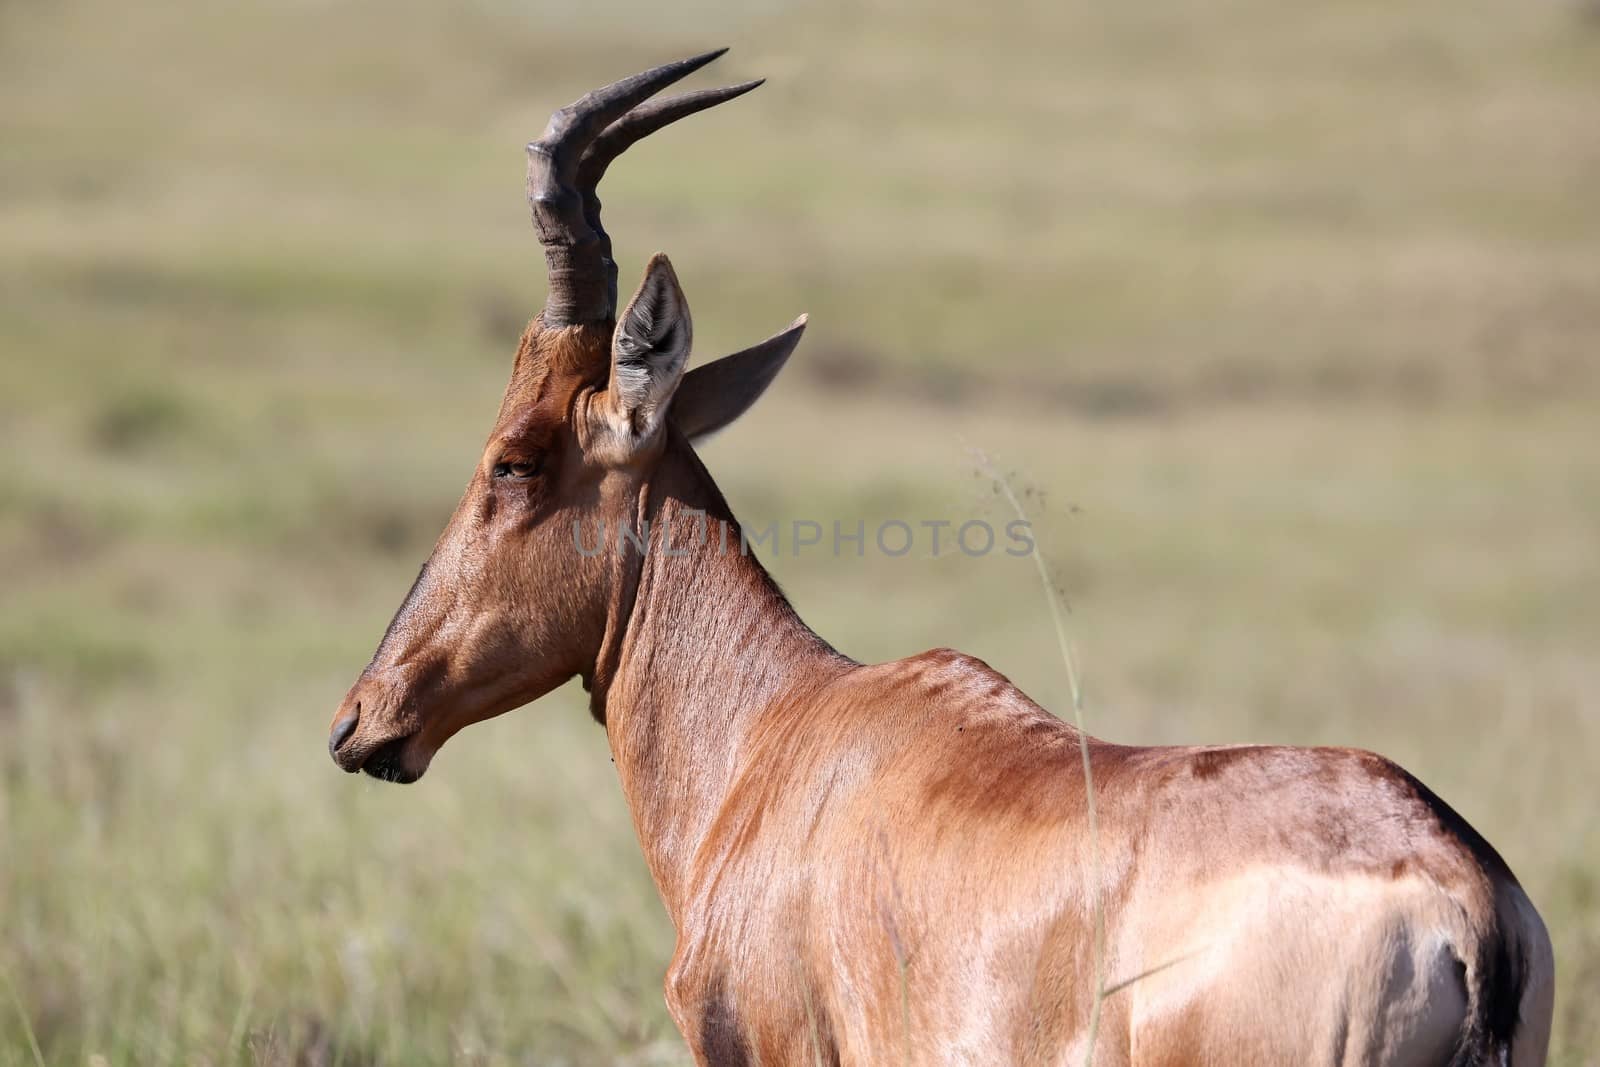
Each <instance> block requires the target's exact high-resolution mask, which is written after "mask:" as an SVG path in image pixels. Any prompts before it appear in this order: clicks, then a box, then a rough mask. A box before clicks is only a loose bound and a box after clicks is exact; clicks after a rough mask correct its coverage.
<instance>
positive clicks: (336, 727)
mask: <svg viewBox="0 0 1600 1067" xmlns="http://www.w3.org/2000/svg"><path fill="white" fill-rule="evenodd" d="M360 709H361V705H359V704H357V705H356V710H355V711H353V712H351V713H350V714H349V715H346V716H345V717H344V718H342V719H340V720H339V721H338V722H336V723H334V724H333V733H332V734H330V735H329V736H328V754H329V755H332V756H337V755H338V752H339V749H340V747H341V746H342V745H343V744H344V743H345V742H346V741H348V740H350V735H351V734H353V733H355V732H356V722H357V721H358V720H359V719H360V717H361V716H360Z"/></svg>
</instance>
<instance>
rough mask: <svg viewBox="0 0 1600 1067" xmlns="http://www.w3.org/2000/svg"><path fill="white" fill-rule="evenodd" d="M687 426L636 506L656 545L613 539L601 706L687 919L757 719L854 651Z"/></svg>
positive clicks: (644, 833)
mask: <svg viewBox="0 0 1600 1067" xmlns="http://www.w3.org/2000/svg"><path fill="white" fill-rule="evenodd" d="M673 438H674V439H673V440H672V441H671V442H670V443H669V445H668V448H667V452H666V454H665V455H664V456H663V457H662V460H661V466H660V468H659V469H658V470H657V471H656V473H655V475H654V476H653V477H652V478H650V479H647V480H646V482H645V485H644V488H642V489H641V494H640V499H639V506H638V508H637V509H636V511H637V514H638V516H639V517H640V518H641V519H648V521H649V523H650V527H649V529H650V533H649V547H648V550H647V551H646V552H644V553H642V554H641V553H639V552H638V551H636V550H635V549H634V548H633V547H632V546H631V545H628V546H626V547H617V546H616V542H615V541H612V544H613V546H614V550H615V551H616V553H617V555H618V556H619V557H622V560H621V561H620V569H621V570H622V571H623V574H620V575H619V576H618V577H620V578H622V579H623V581H622V582H621V583H620V586H621V590H620V593H619V594H618V595H616V596H614V598H613V604H612V612H613V617H612V618H611V619H609V620H608V622H607V626H606V639H605V644H606V649H605V650H603V651H602V656H601V661H600V663H599V664H598V665H597V668H596V672H595V681H594V685H593V689H592V693H593V695H592V698H591V707H592V710H593V711H594V713H595V716H596V718H598V719H599V720H600V721H601V722H602V723H603V724H604V725H605V728H606V736H607V738H608V740H609V741H610V744H611V754H612V759H613V760H614V761H615V763H616V766H617V774H618V777H619V778H620V779H621V782H622V789H623V794H624V796H625V797H626V799H627V802H628V807H629V810H630V811H631V813H632V815H633V822H634V828H635V829H636V830H637V832H638V835H639V841H640V844H641V845H642V847H643V849H644V854H645V859H646V862H647V863H648V864H649V866H650V873H651V875H652V877H654V879H655V882H656V887H657V889H658V890H659V891H660V893H661V897H662V900H663V901H664V902H665V903H666V905H667V910H668V911H669V912H670V913H671V914H672V916H673V919H674V921H676V920H677V917H678V906H679V902H680V890H681V888H682V886H683V880H684V874H685V870H686V868H687V866H688V864H689V862H690V860H691V859H692V858H693V856H694V853H695V849H696V847H697V846H698V845H699V843H700V842H701V840H702V839H703V838H704V837H705V835H706V832H707V831H708V830H709V829H710V827H711V824H712V822H713V821H714V819H715V818H716V814H717V812H718V811H719V810H720V809H721V807H722V802H723V800H724V798H725V797H726V795H727V793H728V791H729V789H730V788H731V787H732V785H733V783H734V780H735V777H736V776H737V774H738V772H739V770H740V769H741V764H742V762H743V757H744V756H745V755H746V742H747V741H748V740H749V738H750V734H751V730H752V728H753V727H754V726H755V725H756V724H757V723H758V722H760V721H762V720H763V719H764V718H767V717H770V716H776V715H782V714H784V713H785V710H786V709H793V708H797V707H799V706H803V702H804V701H805V698H806V697H807V696H809V695H810V694H812V693H814V692H816V690H817V689H819V688H820V687H821V686H823V685H826V684H827V683H828V682H829V681H831V680H833V679H834V678H836V677H838V676H839V675H840V674H842V673H843V672H844V671H846V670H848V669H850V668H851V667H852V666H854V663H853V661H851V660H850V659H848V658H847V657H845V656H843V655H841V654H840V653H838V652H836V651H835V650H834V649H833V648H832V647H831V646H829V645H828V644H827V642H825V641H824V640H823V639H822V638H820V637H818V636H817V635H816V634H815V633H814V632H813V631H812V630H811V629H810V628H809V627H807V626H806V624H805V623H804V622H802V621H801V619H800V617H799V616H798V615H797V614H796V613H795V611H794V609H793V608H792V607H791V606H790V605H789V602H788V600H787V599H785V598H784V595H783V593H782V592H781V591H780V590H779V589H778V587H777V584H776V583H775V582H773V580H772V578H771V577H770V576H769V575H768V574H767V572H766V570H765V568H763V567H762V566H761V564H760V563H759V562H757V560H756V559H755V557H754V556H752V555H749V554H747V553H746V552H744V551H742V550H741V549H742V543H741V541H740V537H739V527H738V524H737V522H735V521H734V519H733V515H732V513H731V512H730V511H729V510H728V506H727V503H726V501H724V500H723V498H722V494H721V493H720V492H719V491H718V490H717V488H716V485H715V484H714V483H713V482H712V480H711V477H710V475H709V474H708V473H707V472H706V470H705V468H704V467H703V466H701V464H700V462H699V460H698V459H697V458H696V457H695V455H694V453H693V451H692V450H691V449H690V448H689V446H688V445H687V443H685V442H684V441H683V440H682V439H681V438H679V437H677V435H676V433H674V435H673ZM721 523H726V524H727V530H728V535H727V538H726V540H724V539H723V538H722V536H721V532H720V531H721V526H720V524H721ZM702 528H704V529H705V530H706V536H705V537H703V538H701V537H699V536H698V535H697V531H699V530H700V529H702ZM669 538H670V541H669V540H668V539H669ZM669 549H670V551H669ZM641 555H642V558H641ZM629 576H631V577H632V580H631V581H630V580H628V578H629Z"/></svg>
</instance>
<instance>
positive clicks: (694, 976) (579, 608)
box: [329, 51, 1553, 1067]
mask: <svg viewBox="0 0 1600 1067" xmlns="http://www.w3.org/2000/svg"><path fill="white" fill-rule="evenodd" d="M720 54H721V52H720V51H719V52H711V53H707V54H706V55H702V56H698V57H695V58H692V59H688V60H684V61H682V62H678V63H672V64H667V65H665V66H662V67H658V68H656V69H654V70H650V71H647V72H645V73H643V74H639V75H635V76H633V77H631V78H627V79H624V80H622V81H620V82H617V83H615V84H613V85H611V86H608V87H606V88H604V89H600V90H597V91H595V92H591V93H589V94H587V95H586V96H584V97H583V98H581V99H580V100H578V101H577V102H576V103H574V104H572V105H571V106H569V107H566V108H562V109H561V110H559V111H557V112H556V113H555V114H554V116H553V117H552V118H551V120H550V124H549V126H548V127H547V128H546V130H545V132H544V135H543V136H542V137H541V138H540V139H539V140H537V141H535V142H533V143H532V144H530V145H529V146H528V198H529V202H530V204H531V207H532V212H533V222H534V228H535V229H536V231H537V232H538V235H539V240H540V242H541V243H542V244H543V246H544V250H545V256H546V259H547V262H548V267H549V295H548V298H547V301H546V304H545V307H544V310H543V311H542V312H541V313H540V314H539V315H538V317H536V318H535V319H534V320H533V322H532V323H531V324H530V325H529V326H528V328H527V330H526V331H525V332H524V334H523V336H522V340H521V344H520V346H519V348H518V351H517V355H516V361H515V364H514V366H513V369H512V374H511V382H510V384H509V386H508V387H507V389H506V393H505V398H504V400H503V401H502V403H501V406H500V411H499V414H498V416H497V418H496V419H495V423H494V426H493V428H492V429H491V431H490V433H489V438H488V443H487V445H486V446H485V448H484V450H483V453H482V457H481V460H480V462H479V464H478V466H477V469H476V470H475V471H474V473H473V476H472V479H471V481H470V482H469V483H468V485H467V489H466V493H465V495H464V496H463V498H462V500H461V503H460V504H459V506H458V507H457V509H456V511H455V514H454V516H453V517H452V518H451V519H450V522H449V524H448V525H447V526H446V528H445V530H444V533H443V534H442V535H441V536H440V538H439V541H438V544H437V546H436V547H435V549H434V551H433V554H432V556H431V557H430V558H429V559H428V561H427V562H426V564H424V566H423V568H422V572H421V574H420V575H419V576H418V578H417V580H416V583H415V585H414V586H413V587H412V589H411V591H410V593H409V594H408V595H407V596H406V598H405V601H404V603H403V604H402V605H401V607H400V610H399V612H398V613H397V614H396V615H395V617H394V621H393V622H392V623H391V624H390V626H389V629H388V631H387V633H385V634H384V637H383V640H382V642H381V643H380V644H379V646H378V650H377V652H376V654H375V655H374V656H373V659H372V661H371V663H369V664H368V666H367V667H366V669H365V670H364V671H362V673H361V676H360V677H359V678H358V679H357V681H356V683H355V685H354V686H352V687H351V689H350V691H349V693H348V694H347V695H346V696H345V698H344V701H343V702H342V703H341V705H340V706H339V709H338V711H337V712H336V714H335V715H334V719H333V724H332V727H331V733H330V738H329V750H330V752H331V753H332V756H333V759H334V761H335V762H336V763H337V764H338V765H339V766H340V767H342V768H343V769H345V770H347V771H351V772H354V771H366V772H367V773H368V774H370V775H373V776H375V777H379V778H383V779H388V780H391V781H397V782H412V781H415V780H416V779H418V778H420V777H421V776H422V774H423V772H424V771H425V770H426V769H427V766H428V763H429V761H430V760H431V759H432V757H433V755H434V753H436V752H437V751H438V750H439V748H440V746H442V745H443V744H444V743H445V741H447V740H448V739H449V738H450V737H451V736H452V735H453V734H455V733H456V732H457V731H458V730H460V729H462V728H463V727H465V726H467V725H470V724H471V723H474V722H477V721H480V720H483V719H487V718H490V717H492V716H495V715H499V714H502V713H503V712H506V711H510V710H511V709H513V708H516V707H519V706H520V705H523V704H526V703H528V702H529V701H532V700H534V699H537V698H538V697H540V696H542V695H544V694H546V693H548V692H549V691H551V690H552V689H554V688H556V687H557V686H559V685H561V684H563V683H564V682H566V681H568V680H569V679H571V678H573V677H579V678H581V679H582V680H583V684H584V686H585V687H586V688H587V689H588V691H589V693H590V707H591V710H592V712H593V714H594V717H595V718H596V720H598V722H599V723H600V724H601V725H602V727H603V728H604V729H605V731H606V736H607V738H608V740H609V743H610V747H611V752H612V755H613V757H614V759H615V762H616V766H617V773H618V777H619V778H620V779H621V783H622V789H623V792H624V794H625V796H626V799H627V803H628V807H629V809H630V811H631V813H632V817H633V821H634V824H635V827H636V829H637V832H638V836H639V841H640V844H641V846H642V848H643V851H644V855H645V859H646V862H647V863H648V865H649V868H650V872H651V875H652V877H653V878H654V880H655V883H656V885H657V887H658V888H659V890H660V893H661V897H662V900H663V901H664V903H665V905H666V909H667V911H668V913H669V915H670V917H671V920H672V922H673V925H674V927H675V929H676V932H677V948H676V952H675V955H674V957H673V960H672V964H671V967H670V969H669V972H668V975H667V980H666V1000H667V1005H668V1008H669V1010H670V1011H671V1013H672V1016H673V1019H674V1020H675V1021H676V1023H677V1025H678V1027H679V1029H680V1030H682V1032H683V1035H684V1037H685V1039H686V1040H687V1042H688V1045H689V1048H690V1050H691V1051H692V1053H693V1056H694V1058H695V1061H696V1062H697V1063H700V1064H715V1065H718V1067H731V1065H745V1064H749V1065H754V1064H762V1065H766V1067H777V1065H786V1064H795V1065H798V1064H808V1065H809V1064H815V1063H832V1064H872V1063H882V1062H896V1063H901V1062H903V1063H917V1064H932V1063H941V1064H994V1063H1018V1064H1067V1063H1083V1062H1085V1060H1086V1059H1087V1058H1090V1057H1092V1060H1093V1062H1094V1063H1096V1064H1105V1065H1123V1064H1126V1065H1130V1067H1177V1065H1180V1064H1215V1065H1255V1064H1262V1065H1265V1064H1294V1065H1299V1064H1330V1065H1333V1064H1338V1065H1356V1064H1363V1065H1368V1064H1370V1065H1377V1064H1384V1065H1390V1064H1394V1065H1400V1064H1414V1065H1419V1067H1420V1065H1429V1067H1434V1065H1437V1067H1444V1065H1447V1064H1448V1065H1454V1067H1469V1065H1470V1067H1475V1065H1487V1064H1496V1065H1510V1067H1534V1065H1537V1064H1541V1063H1543V1062H1544V1060H1545V1049H1546V1045H1547V1042H1548V1039H1549V1032H1550V1021H1551V1011H1552V996H1553V969H1552V968H1553V964H1552V955H1551V947H1550V941H1549V937H1548V935H1547V934H1546V932H1545V928H1544V925H1543V923H1542V922H1541V920H1540V918H1539V915H1538V913H1537V912H1536V911H1535V910H1534V908H1533V906H1532V904H1531V903H1530V902H1529V900H1528V897H1527V896H1526V895H1525V894H1524V892H1523V891H1522V889H1521V888H1520V887H1519V885H1518V884H1517V881H1516V879H1515V878H1514V877H1513V875H1512V874H1511V872H1510V871H1509V870H1508V869H1507V867H1506V865H1505V863H1504V862H1503V861H1502V860H1501V859H1500V857H1499V856H1498V855H1497V854H1496V852H1495V851H1494V849H1493V848H1491V847H1490V845H1489V844H1488V843H1487V842H1486V841H1484V840H1483V838H1482V837H1480V836H1479V835H1478V834H1477V833H1476V832H1475V831H1474V830H1473V829H1472V828H1471V827H1470V826H1468V825H1467V824H1466V822H1465V821H1464V820H1462V819H1461V818H1460V817H1459V816H1458V815H1456V813H1455V812H1454V811H1452V810H1451V809H1450V808H1449V807H1448V806H1446V805H1445V804H1444V803H1443V802H1442V801H1441V800H1440V799H1439V798H1437V797H1436V796H1434V795H1433V794H1432V793H1431V792H1429V791H1428V789H1427V788H1426V787H1424V786H1423V785H1422V784H1421V783H1420V782H1418V781H1417V780H1416V779H1415V778H1413V777H1412V776H1411V775H1409V774H1407V773H1406V772H1405V771H1404V770H1402V769H1401V768H1399V767H1398V766H1396V765H1395V764H1393V763H1390V762H1388V761H1387V760H1385V759H1383V758H1382V757H1379V756H1376V755H1373V754H1371V753H1367V752H1361V751H1356V750H1350V749H1297V748H1280V747H1263V746H1229V747H1192V748H1191V747H1173V748H1140V747H1130V746H1125V745H1117V744H1112V743H1109V742H1105V741H1100V740H1097V739H1093V738H1083V737H1081V736H1080V735H1079V733H1078V732H1077V731H1076V730H1075V729H1074V728H1073V727H1072V726H1070V725H1068V724H1067V723H1065V722H1063V721H1061V720H1059V719H1057V718H1056V717H1054V716H1053V715H1051V714H1050V713H1049V712H1047V711H1045V710H1044V709H1042V708H1040V707H1039V706H1038V705H1037V704H1035V703H1034V702H1033V701H1031V700H1030V699H1029V698H1028V697H1027V696H1025V695H1024V694H1023V693H1022V692H1020V691H1019V690H1018V689H1016V688H1015V687H1014V686H1012V685H1011V684H1010V683H1009V682H1008V681H1007V680H1006V679H1005V677H1003V676H1002V675H1001V674H999V673H998V672H996V671H994V670H993V669H991V668H990V667H989V666H988V665H987V664H985V663H983V662H981V661H979V660H977V659H975V658H973V657H971V656H967V655H963V654H962V653H959V652H955V651H951V650H949V649H937V650H934V651H931V652H925V653H922V654H921V655H917V656H912V657H910V658H908V659H903V660H897V661H895V662H892V663H883V664H861V663H857V662H855V661H853V660H851V659H850V658H849V657H847V656H845V655H843V654H841V653H839V652H838V651H836V650H835V649H833V648H832V647H831V646H830V645H829V644H828V643H827V642H826V641H825V640H823V639H822V638H821V637H819V636H817V635H816V634H815V633H813V632H812V631H811V630H810V629H808V628H807V626H806V625H805V624H804V623H803V622H802V621H801V620H800V618H799V617H798V616H797V615H796V614H795V612H794V611H793V610H792V609H791V608H790V606H789V604H788V602H787V601H786V600H785V599H784V597H783V595H782V593H781V592H780V591H779V590H778V588H777V586H776V585H775V584H774V583H773V581H772V580H771V579H770V578H769V577H768V575H767V573H766V571H765V570H763V568H762V567H761V565H760V564H759V563H758V562H757V561H756V560H755V559H754V557H753V556H751V555H749V554H747V553H745V552H742V551H734V552H729V551H725V550H722V549H721V548H720V547H719V544H718V538H716V537H711V538H704V537H699V538H697V537H693V536H686V534H685V531H692V530H695V529H697V528H699V529H703V528H704V527H705V524H706V523H708V522H709V523H712V524H715V527H716V528H720V529H721V530H722V531H723V532H724V533H726V531H729V530H733V531H737V530H738V527H737V524H736V522H735V520H734V517H733V515H732V513H731V512H730V510H729V508H728V505H727V503H726V501H725V500H724V499H723V497H722V494H721V493H720V492H719V491H718V489H717V486H716V483H715V482H714V481H713V480H712V478H711V476H710V474H709V473H707V471H706V469H705V467H704V466H702V464H701V463H700V460H699V459H698V458H697V456H696V454H695V451H694V447H693V444H694V442H695V441H696V440H697V439H698V438H701V437H703V436H704V435H707V434H710V433H712V432H714V431H716V430H719V429H721V428H723V427H725V426H726V425H728V424H729V423H730V422H732V421H733V420H734V419H735V418H737V417H738V416H739V415H741V414H743V413H744V411H745V410H747V409H748V408H749V407H750V406H751V404H752V403H754V401H755V400H756V398H757V397H758V396H759V395H760V394H761V393H762V391H763V390H765V388H766V387H767V386H768V385H769V384H770V383H771V381H772V380H773V378H774V377H775V375H776V374H777V372H778V370H779V369H780V368H781V367H782V366H783V364H784V362H785V360H786V359H787V358H788V356H789V354H790V353H791V352H792V351H793V350H794V347H795V345H796V344H797V343H798V342H799V339H800V334H801V332H802V331H803V329H804V326H805V320H804V318H801V319H800V320H797V321H796V322H795V323H794V324H793V325H791V326H790V327H789V328H788V329H787V330H785V331H783V332H781V333H779V334H777V335H775V336H774V337H772V338H769V339H768V340H766V341H763V342H761V343H760V344H758V345H755V346H754V347H752V348H749V349H747V350H745V351H742V352H739V353H737V354H735V355H731V356H727V357H725V358H723V359H720V360H717V361H715V362H712V363H709V364H706V365H704V366H701V367H698V368H696V369H694V370H686V366H687V363H688V358H689V351H690V342H691V334H692V328H691V323H690V316H689V308H688V304H687V302H686V301H685V299H684V295H683V292H682V290H681V289H680V287H679V284H678V281H677V278H676V277H675V275H674V273H673V270H672V266H671V264H670V263H669V262H668V260H667V258H666V257H665V256H663V255H657V256H655V257H654V258H652V259H651V260H650V262H649V265H648V266H647V267H646V269H645V273H644V279H643V281H642V283H641V284H640V286H639V288H638V291H637V292H636V293H635V294H634V296H633V297H632V299H631V300H630V301H629V302H628V304H627V306H626V307H625V308H624V309H623V311H622V313H621V315H620V316H619V315H617V313H616V305H617V268H616V264H615V262H614V261H613V259H612V256H611V243H610V238H609V237H608V236H607V234H606V232H605V230H604V229H603V228H602V226H601V221H600V201H599V199H598V197H597V195H596V188H597V185H598V182H599V181H600V179H601V177H602V176H603V175H604V173H605V171H606V168H607V166H608V165H609V164H610V163H611V162H612V161H613V160H614V159H615V158H616V157H617V156H618V155H619V154H620V153H621V152H622V151H623V150H625V149H626V148H627V147H628V146H629V145H631V144H632V143H633V142H635V141H637V140H638V139H639V138H641V137H643V136H645V135H646V134H649V133H651V132H653V131H655V130H657V129H659V128H660V127H662V126H664V125H666V124H668V123H670V122H672V121H674V120H676V119H679V118H682V117H684V116H686V115H689V114H692V113H694V112H696V111H700V110H702V109H704V108H707V107H710V106H712V105H715V104H718V103H721V102H723V101H726V100H729V99H732V98H733V97H736V96H738V95H740V94H742V93H745V92H747V91H749V90H750V89H753V88H755V86H756V85H758V84H759V83H758V82H750V83H746V84H743V85H737V86H732V87H729V88H726V89H714V90H705V91H700V92H692V93H686V94H684V95H681V96H676V97H671V98H667V99H664V100H652V99H651V98H652V97H653V96H654V94H656V93H657V92H658V91H659V90H661V89H662V88H664V87H665V86H667V85H669V84H671V83H672V82H675V81H677V80H678V79H680V78H682V77H684V76H685V75H687V74H689V73H690V72H692V71H694V70H696V69H698V68H700V67H702V66H704V65H705V64H707V63H709V62H710V61H711V60H713V59H715V58H716V57H717V56H718V55H720ZM579 527H581V528H583V529H590V530H592V529H595V528H597V527H599V528H603V529H609V530H617V529H620V528H624V527H626V528H629V529H631V530H634V531H640V532H641V533H642V534H644V536H645V537H646V539H647V540H646V543H645V544H644V545H643V546H642V547H641V546H639V545H634V544H630V543H629V542H628V541H627V540H626V539H612V540H609V541H607V542H606V544H607V550H606V551H602V552H593V553H589V552H581V551H579V550H578V546H577V545H576V544H575V541H574V531H575V529H577V528H579ZM735 536H737V534H735ZM723 544H724V545H725V544H726V541H725V540H724V541H723ZM1085 750H1086V753H1087V755H1086V757H1085V756H1084V754H1083V753H1084V751H1085ZM1086 767H1087V768H1090V769H1092V778H1089V777H1086V774H1085V770H1086ZM1091 780H1092V783H1093V797H1092V799H1093V802H1094V805H1095V812H1096V816H1097V818H1096V819H1095V825H1094V826H1093V830H1092V831H1091V821H1090V816H1089V811H1090V807H1089V802H1090V800H1091V796H1090V794H1089V788H1088V785H1087V783H1088V782H1089V781H1091ZM1097 982H1098V983H1099V985H1098V986H1097Z"/></svg>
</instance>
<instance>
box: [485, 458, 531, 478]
mask: <svg viewBox="0 0 1600 1067" xmlns="http://www.w3.org/2000/svg"><path fill="white" fill-rule="evenodd" d="M539 467H540V461H539V460H536V459H530V460H521V459H508V460H501V461H500V462H499V463H496V464H495V465H494V476H495V477H496V478H532V477H533V476H534V475H535V474H538V473H539Z"/></svg>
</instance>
